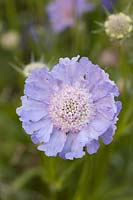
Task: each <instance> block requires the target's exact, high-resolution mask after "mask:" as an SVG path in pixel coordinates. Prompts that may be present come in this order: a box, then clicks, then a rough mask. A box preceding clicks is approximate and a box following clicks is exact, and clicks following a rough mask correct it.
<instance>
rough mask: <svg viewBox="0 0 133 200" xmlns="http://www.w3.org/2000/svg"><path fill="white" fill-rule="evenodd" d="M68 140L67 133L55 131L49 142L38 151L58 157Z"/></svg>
mask: <svg viewBox="0 0 133 200" xmlns="http://www.w3.org/2000/svg"><path fill="white" fill-rule="evenodd" d="M66 138H67V136H66V134H65V133H63V132H61V131H59V130H54V132H53V134H52V135H51V137H50V140H49V142H48V143H46V144H42V145H40V146H38V150H40V151H44V152H45V154H46V155H47V156H56V155H57V154H58V153H59V152H61V151H62V149H63V147H64V144H65V141H66Z"/></svg>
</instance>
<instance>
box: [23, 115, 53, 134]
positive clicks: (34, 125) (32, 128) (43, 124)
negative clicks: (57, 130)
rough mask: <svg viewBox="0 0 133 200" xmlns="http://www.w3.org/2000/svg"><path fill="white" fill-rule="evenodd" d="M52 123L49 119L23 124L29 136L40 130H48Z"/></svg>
mask: <svg viewBox="0 0 133 200" xmlns="http://www.w3.org/2000/svg"><path fill="white" fill-rule="evenodd" d="M50 124H51V126H52V124H53V123H52V122H51V120H50V119H49V118H44V119H41V120H39V121H37V122H23V124H22V127H23V128H24V130H25V131H26V133H27V134H29V135H31V134H34V133H35V132H36V131H39V130H40V129H45V128H46V129H47V126H49V125H50Z"/></svg>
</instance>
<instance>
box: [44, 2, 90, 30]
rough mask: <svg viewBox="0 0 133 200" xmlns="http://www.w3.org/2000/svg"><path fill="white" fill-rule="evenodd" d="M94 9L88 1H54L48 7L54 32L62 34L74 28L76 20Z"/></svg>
mask: <svg viewBox="0 0 133 200" xmlns="http://www.w3.org/2000/svg"><path fill="white" fill-rule="evenodd" d="M93 7H94V5H93V4H91V3H88V2H87V1H86V0H54V1H53V2H51V3H50V4H48V6H47V13H48V16H49V18H50V21H51V25H52V29H53V31H54V32H61V31H63V30H64V29H66V28H68V27H72V26H74V24H75V20H76V18H77V17H79V16H81V15H82V14H83V13H85V12H87V11H91V10H92V9H93Z"/></svg>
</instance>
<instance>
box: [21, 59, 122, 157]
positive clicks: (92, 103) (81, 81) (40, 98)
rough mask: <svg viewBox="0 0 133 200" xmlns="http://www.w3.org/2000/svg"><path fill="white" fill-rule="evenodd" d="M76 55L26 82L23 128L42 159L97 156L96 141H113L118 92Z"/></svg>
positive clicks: (99, 71) (102, 74)
mask: <svg viewBox="0 0 133 200" xmlns="http://www.w3.org/2000/svg"><path fill="white" fill-rule="evenodd" d="M78 60H79V56H77V57H74V58H72V59H69V58H61V59H60V60H59V63H58V64H57V65H55V66H54V67H53V69H52V70H51V71H50V72H49V71H48V70H47V69H46V68H45V67H44V68H41V69H35V70H33V71H32V72H31V73H30V75H29V77H28V78H27V80H26V81H25V89H24V96H23V97H22V98H21V99H22V106H21V107H20V108H18V109H17V114H18V115H19V116H20V120H21V121H22V124H23V128H24V129H25V131H26V133H27V134H29V135H30V136H31V140H32V141H33V142H34V143H35V144H39V146H38V149H39V150H41V151H43V152H45V154H46V155H47V156H57V155H58V156H60V157H62V158H64V159H73V158H81V157H82V156H84V155H85V152H88V153H89V154H93V153H96V152H97V150H98V148H99V139H100V138H101V139H102V140H103V143H105V144H109V143H111V142H112V140H113V135H114V133H115V129H116V126H115V124H116V121H117V119H118V118H117V116H118V114H119V112H120V110H121V102H120V101H115V99H114V97H115V96H118V95H119V92H118V88H117V86H116V85H115V83H114V82H113V81H111V80H110V79H109V76H108V74H106V73H105V72H104V71H103V70H102V69H101V68H100V67H99V66H98V65H94V64H92V63H91V61H90V60H88V58H86V57H83V58H81V59H80V60H79V61H78Z"/></svg>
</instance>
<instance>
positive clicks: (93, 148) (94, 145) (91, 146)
mask: <svg viewBox="0 0 133 200" xmlns="http://www.w3.org/2000/svg"><path fill="white" fill-rule="evenodd" d="M99 147H100V145H99V142H98V141H97V140H92V141H91V142H89V143H88V144H87V152H88V153H89V154H93V153H96V152H97V150H98V149H99Z"/></svg>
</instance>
